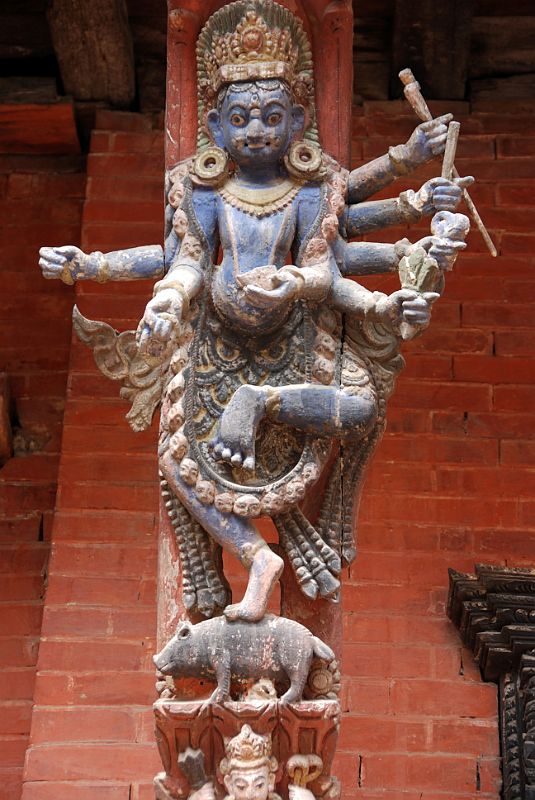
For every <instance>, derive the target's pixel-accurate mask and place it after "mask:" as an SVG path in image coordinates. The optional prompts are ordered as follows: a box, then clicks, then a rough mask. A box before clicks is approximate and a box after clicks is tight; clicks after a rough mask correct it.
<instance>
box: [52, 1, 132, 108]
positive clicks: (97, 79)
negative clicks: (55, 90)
mask: <svg viewBox="0 0 535 800" xmlns="http://www.w3.org/2000/svg"><path fill="white" fill-rule="evenodd" d="M48 22H49V25H50V31H51V34H52V41H53V43H54V49H55V52H56V57H57V59H58V63H59V67H60V71H61V78H62V81H63V85H64V88H65V92H66V93H67V94H70V95H72V96H73V97H74V99H75V100H80V101H100V102H107V103H109V104H110V105H112V106H115V107H118V108H128V107H129V106H130V105H131V104H132V102H133V100H134V98H135V91H136V86H135V71H134V54H133V47H132V36H131V32H130V26H129V22H128V13H127V9H126V0H91V1H90V2H87V0H53V1H52V3H51V6H50V9H49V11H48Z"/></svg>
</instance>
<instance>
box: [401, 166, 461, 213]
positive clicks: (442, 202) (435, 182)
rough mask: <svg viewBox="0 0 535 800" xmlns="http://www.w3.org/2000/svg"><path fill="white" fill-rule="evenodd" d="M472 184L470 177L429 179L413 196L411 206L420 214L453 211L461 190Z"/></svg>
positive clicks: (459, 200) (458, 200)
mask: <svg viewBox="0 0 535 800" xmlns="http://www.w3.org/2000/svg"><path fill="white" fill-rule="evenodd" d="M473 182H474V179H473V178H472V176H471V175H467V176H466V177H465V178H455V179H454V180H452V181H450V180H448V179H447V178H431V180H429V181H426V182H425V183H424V184H423V186H421V187H420V189H418V191H417V192H416V193H415V194H414V197H413V199H412V201H411V205H413V206H414V207H415V208H417V209H418V210H419V211H420V212H421V213H422V214H435V213H436V212H437V211H455V209H456V208H457V206H458V205H459V203H460V202H461V198H462V194H463V189H465V188H466V187H467V186H470V185H471V184H472V183H473Z"/></svg>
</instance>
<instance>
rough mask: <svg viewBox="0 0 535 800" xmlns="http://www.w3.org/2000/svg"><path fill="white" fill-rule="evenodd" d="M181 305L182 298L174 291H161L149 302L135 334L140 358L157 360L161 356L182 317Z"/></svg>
mask: <svg viewBox="0 0 535 800" xmlns="http://www.w3.org/2000/svg"><path fill="white" fill-rule="evenodd" d="M183 303H184V298H183V296H182V295H181V294H180V292H178V291H177V290H176V289H162V290H161V291H159V292H158V293H157V294H156V295H155V296H154V297H153V298H152V300H149V302H148V303H147V306H146V308H145V313H144V314H143V318H142V320H141V322H140V323H139V325H138V329H137V332H136V341H137V344H138V348H139V352H140V354H141V355H142V356H149V357H152V358H158V357H159V356H161V355H162V353H163V352H164V351H165V349H166V345H167V343H168V341H169V338H170V336H171V334H172V332H173V330H174V329H175V328H176V326H177V325H178V323H179V321H180V319H181V317H182V306H183Z"/></svg>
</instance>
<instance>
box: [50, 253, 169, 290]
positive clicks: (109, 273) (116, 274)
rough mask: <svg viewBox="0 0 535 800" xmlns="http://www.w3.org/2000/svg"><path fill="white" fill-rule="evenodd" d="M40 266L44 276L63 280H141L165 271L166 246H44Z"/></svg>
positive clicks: (159, 275)
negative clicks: (100, 248) (92, 249)
mask: <svg viewBox="0 0 535 800" xmlns="http://www.w3.org/2000/svg"><path fill="white" fill-rule="evenodd" d="M39 255H40V258H39V266H40V267H41V270H42V272H43V277H44V278H48V279H54V278H59V279H60V280H62V281H63V283H68V284H73V283H74V282H75V281H97V283H107V282H108V281H140V280H147V279H150V278H159V277H161V276H162V275H163V273H164V259H163V250H162V248H161V247H160V245H157V244H155V245H146V246H143V247H131V248H130V249H128V250H113V251H112V252H111V253H101V252H99V251H98V250H96V251H95V252H93V253H84V252H83V250H80V248H78V247H75V246H74V245H66V246H64V247H41V249H40V251H39Z"/></svg>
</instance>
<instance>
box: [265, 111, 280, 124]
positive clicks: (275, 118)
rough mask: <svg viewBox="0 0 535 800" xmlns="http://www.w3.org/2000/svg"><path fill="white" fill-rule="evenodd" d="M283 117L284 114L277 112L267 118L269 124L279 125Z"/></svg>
mask: <svg viewBox="0 0 535 800" xmlns="http://www.w3.org/2000/svg"><path fill="white" fill-rule="evenodd" d="M281 117H282V115H281V114H277V113H276V112H274V113H273V114H270V115H269V117H268V118H267V121H268V125H278V123H279V122H280V121H281Z"/></svg>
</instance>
